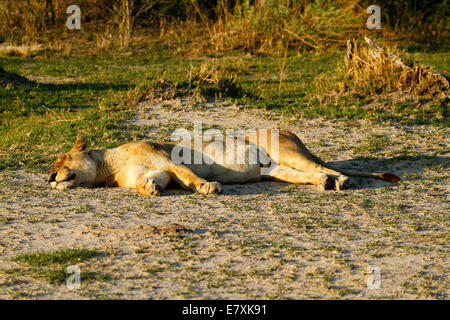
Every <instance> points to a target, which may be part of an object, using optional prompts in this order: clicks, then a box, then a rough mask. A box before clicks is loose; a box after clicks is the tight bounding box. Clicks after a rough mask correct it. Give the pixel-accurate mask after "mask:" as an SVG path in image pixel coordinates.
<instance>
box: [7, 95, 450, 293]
mask: <svg viewBox="0 0 450 320" xmlns="http://www.w3.org/2000/svg"><path fill="white" fill-rule="evenodd" d="M193 121H202V122H203V124H204V125H205V126H215V127H218V128H261V127H262V128H264V127H277V126H278V127H282V128H286V129H289V130H291V131H293V132H295V133H296V134H298V135H299V136H300V137H301V139H302V140H303V141H304V142H305V144H306V145H307V146H308V147H309V148H310V149H311V150H312V151H314V152H315V153H316V154H317V155H319V156H320V157H322V158H323V159H325V160H327V161H333V162H334V163H335V164H336V165H338V166H342V167H353V168H361V169H379V170H380V171H381V170H387V171H392V172H395V173H396V174H398V175H399V176H401V178H402V181H401V182H400V183H398V184H389V183H385V182H382V181H381V182H379V181H375V180H363V179H352V181H351V182H352V184H351V185H352V188H351V189H350V190H345V191H340V192H336V191H327V192H320V191H317V190H316V189H314V188H313V187H310V186H299V185H289V184H284V183H278V182H259V183H254V184H247V185H226V186H224V193H223V194H221V195H212V196H202V195H199V194H193V193H190V192H187V191H182V190H180V189H176V188H173V189H170V190H168V191H167V192H166V193H165V194H163V195H162V196H160V197H142V196H139V195H138V194H137V193H136V192H135V191H133V190H127V189H118V188H115V189H114V188H111V189H109V188H100V189H86V188H79V189H75V190H69V191H66V192H59V191H56V190H51V189H50V188H49V186H48V185H47V183H46V181H45V179H46V175H45V174H44V173H43V174H33V173H30V172H25V171H3V172H0V255H1V258H0V270H3V272H0V298H2V299H8V298H27V299H42V298H49V299H66V298H69V299H92V298H107V299H108V298H121V299H122V298H124V299H127V298H132V299H136V298H144V299H183V298H193V299H205V298H212V299H221V298H225V299H242V298H248V299H253V298H263V299H268V298H271V299H304V298H308V299H309V298H339V299H354V298H364V299H367V298H375V299H380V298H381V299H386V298H395V299H406V298H412V299H435V298H438V299H448V294H449V291H450V286H449V280H448V278H447V275H448V272H449V267H450V259H449V247H448V244H449V235H450V234H449V218H448V213H449V197H448V192H449V168H448V166H449V154H448V143H449V141H450V140H449V130H448V129H446V128H436V127H432V126H400V125H391V124H384V123H369V122H367V121H358V122H355V121H350V122H349V121H322V120H318V119H317V120H294V119H286V118H284V117H283V116H280V115H276V114H274V113H270V112H266V111H261V110H248V111H244V110H242V108H241V107H239V106H237V105H234V104H232V103H228V102H226V101H225V102H224V101H222V102H220V103H217V102H209V103H205V102H195V101H193V100H192V99H188V98H183V99H173V100H164V101H161V100H155V101H153V102H149V101H147V102H144V103H142V104H141V105H139V107H138V111H137V114H136V117H135V119H134V120H133V121H132V124H134V125H139V126H144V127H145V130H147V131H146V132H148V138H168V137H169V136H170V132H171V130H173V129H175V128H180V127H183V126H185V127H189V126H191V127H192V125H193ZM355 158H358V159H359V160H352V159H355ZM174 223H176V224H178V225H179V226H183V227H184V228H185V229H186V230H184V231H183V230H181V229H183V228H181V227H178V228H172V227H173V225H172V224H174ZM171 225H172V227H171ZM158 228H159V229H158ZM63 248H91V249H96V250H99V251H100V252H101V254H100V255H98V256H96V257H94V258H91V259H89V260H87V261H84V262H82V263H79V264H78V266H79V267H80V269H81V272H82V274H83V272H88V271H93V270H95V271H98V272H101V273H102V274H103V275H105V277H103V278H101V279H95V280H89V281H83V280H82V286H81V288H80V289H78V290H72V291H71V290H69V289H68V288H67V287H66V286H65V285H51V284H49V283H48V282H46V281H45V280H44V279H42V278H40V277H36V276H33V273H25V272H24V273H22V274H21V273H20V272H18V273H17V272H16V273H8V272H5V271H4V270H13V269H15V268H23V270H26V268H27V267H26V266H24V265H21V264H20V263H16V262H13V261H11V258H13V257H14V256H16V255H18V254H20V253H32V252H37V251H53V250H57V249H63ZM370 267H372V268H375V269H377V270H379V271H380V286H379V288H369V287H368V285H367V283H368V281H369V280H370V277H371V275H370V274H369V273H368V268H370ZM369 282H370V281H369Z"/></svg>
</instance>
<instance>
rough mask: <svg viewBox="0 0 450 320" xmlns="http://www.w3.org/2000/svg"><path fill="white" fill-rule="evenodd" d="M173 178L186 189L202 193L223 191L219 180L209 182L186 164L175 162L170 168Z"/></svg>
mask: <svg viewBox="0 0 450 320" xmlns="http://www.w3.org/2000/svg"><path fill="white" fill-rule="evenodd" d="M169 172H170V173H171V175H172V178H173V179H174V180H176V181H177V182H178V183H179V184H180V186H181V187H182V188H184V189H191V190H192V191H196V192H198V193H202V194H215V193H221V192H222V187H221V185H220V183H218V182H214V181H213V182H209V181H207V180H205V179H203V178H201V177H199V176H197V175H196V174H195V173H194V171H192V170H191V169H189V168H188V167H186V166H185V165H176V164H173V165H171V166H170V168H169Z"/></svg>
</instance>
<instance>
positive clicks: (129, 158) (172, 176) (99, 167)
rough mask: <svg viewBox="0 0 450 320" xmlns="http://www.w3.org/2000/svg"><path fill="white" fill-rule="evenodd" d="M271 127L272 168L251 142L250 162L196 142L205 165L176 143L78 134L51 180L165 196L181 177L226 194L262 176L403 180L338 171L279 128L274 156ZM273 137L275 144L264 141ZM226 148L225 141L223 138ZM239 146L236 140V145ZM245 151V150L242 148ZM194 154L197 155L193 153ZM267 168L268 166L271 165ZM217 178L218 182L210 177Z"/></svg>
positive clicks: (321, 183)
mask: <svg viewBox="0 0 450 320" xmlns="http://www.w3.org/2000/svg"><path fill="white" fill-rule="evenodd" d="M272 132H273V131H271V130H268V131H266V130H264V131H263V130H257V131H256V138H257V139H256V141H253V140H252V142H254V143H255V144H256V145H257V146H259V147H260V148H262V147H263V146H264V147H267V148H266V149H267V150H266V151H267V154H268V156H269V157H271V158H272V160H276V161H277V162H278V163H279V166H276V167H270V168H266V169H267V172H266V173H265V175H262V174H261V169H262V167H264V166H265V163H263V162H261V161H260V160H258V162H257V163H254V164H251V163H249V162H250V161H248V159H249V152H250V145H251V143H250V141H249V139H247V138H246V142H247V144H246V145H245V148H244V150H243V151H244V153H245V159H246V161H245V162H244V163H236V161H235V162H233V163H232V164H228V163H226V162H225V161H222V162H221V161H220V156H222V158H223V157H224V155H220V154H215V153H214V152H213V153H211V152H207V151H208V150H210V149H208V145H209V143H208V142H204V143H203V144H201V146H200V149H199V147H198V146H194V144H192V146H191V150H190V151H191V153H192V154H195V153H201V154H202V155H204V157H205V159H209V160H210V162H209V164H208V163H204V162H203V163H202V164H187V165H184V164H175V163H174V162H173V161H172V160H171V152H172V149H173V148H174V146H175V143H166V144H158V143H154V142H131V143H126V144H123V145H121V146H119V147H117V148H114V149H106V150H91V151H88V150H87V142H86V140H85V139H84V138H82V137H78V138H77V141H76V142H75V145H74V146H73V147H72V149H71V150H70V151H69V152H68V153H66V154H64V155H62V156H60V157H58V158H57V159H56V161H55V163H54V166H53V170H52V171H51V172H50V174H49V182H50V184H51V186H52V187H53V188H56V189H58V190H62V189H66V188H75V187H77V186H88V187H95V186H100V185H106V186H119V187H124V188H135V189H136V190H137V191H138V192H139V193H140V194H142V195H148V196H150V195H159V194H160V193H161V192H162V191H163V190H164V188H166V187H167V185H168V184H169V183H170V181H175V182H176V183H178V184H179V185H180V186H181V187H182V188H185V189H191V190H192V191H195V192H199V193H202V194H213V193H220V192H221V191H222V189H221V186H220V184H219V182H221V183H246V182H254V181H260V180H262V179H272V180H279V181H284V182H289V183H297V184H313V185H315V186H317V187H318V188H319V189H320V190H326V189H335V190H341V189H344V188H346V187H347V184H348V177H347V176H346V175H353V176H363V177H370V178H378V179H383V180H387V181H391V182H396V181H399V178H398V177H397V176H395V175H394V174H392V173H369V172H359V171H350V170H337V169H334V168H332V167H331V166H330V165H329V164H327V163H325V162H323V161H322V160H320V159H319V158H317V157H316V156H314V155H313V154H312V153H311V152H309V150H308V149H307V148H306V147H305V146H304V145H303V143H302V142H301V140H300V139H299V138H298V137H297V136H295V135H294V134H292V133H290V132H288V131H284V130H280V131H279V140H278V142H279V157H278V159H274V158H273V157H274V155H272V154H271V152H272V148H271V145H270V141H271V135H272V134H273V133H272ZM264 136H267V140H265V141H268V142H269V144H268V145H267V146H266V144H265V141H264V143H263V140H264V139H263V138H264ZM220 143H222V144H223V146H224V149H223V150H226V148H225V144H226V143H225V141H220ZM233 145H235V144H233ZM240 151H242V150H240ZM235 154H237V153H236V152H235ZM192 159H193V158H192ZM266 167H267V165H266ZM208 180H214V181H217V182H209V181H208Z"/></svg>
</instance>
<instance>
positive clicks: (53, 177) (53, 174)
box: [48, 172, 56, 182]
mask: <svg viewBox="0 0 450 320" xmlns="http://www.w3.org/2000/svg"><path fill="white" fill-rule="evenodd" d="M55 179H56V172H53V173H50V174H49V175H48V182H53V181H55Z"/></svg>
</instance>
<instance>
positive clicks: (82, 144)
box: [70, 136, 88, 152]
mask: <svg viewBox="0 0 450 320" xmlns="http://www.w3.org/2000/svg"><path fill="white" fill-rule="evenodd" d="M87 147H88V143H87V141H86V138H85V137H83V136H78V137H77V140H76V141H75V145H74V146H73V147H72V149H70V152H81V151H84V150H86V149H87Z"/></svg>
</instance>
